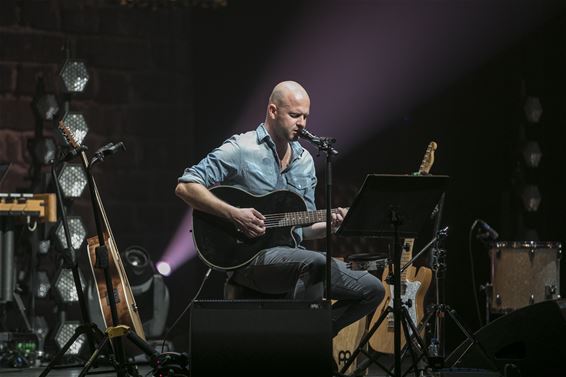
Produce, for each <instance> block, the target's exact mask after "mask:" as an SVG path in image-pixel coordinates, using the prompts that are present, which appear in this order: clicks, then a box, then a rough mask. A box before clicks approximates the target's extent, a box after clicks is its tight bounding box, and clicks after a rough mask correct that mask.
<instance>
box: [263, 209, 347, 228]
mask: <svg viewBox="0 0 566 377" xmlns="http://www.w3.org/2000/svg"><path fill="white" fill-rule="evenodd" d="M337 211H338V210H337V209H332V210H331V213H336V212H337ZM321 221H326V210H325V209H321V210H316V211H301V212H286V213H272V214H268V215H265V227H266V228H278V227H286V226H294V225H307V224H314V223H318V222H321Z"/></svg>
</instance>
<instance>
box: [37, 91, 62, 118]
mask: <svg viewBox="0 0 566 377" xmlns="http://www.w3.org/2000/svg"><path fill="white" fill-rule="evenodd" d="M33 106H34V108H35V111H36V112H37V113H38V114H39V116H40V117H41V118H42V119H43V120H51V119H53V117H54V116H55V115H57V113H58V112H59V105H58V104H57V99H56V98H55V96H54V95H53V94H44V95H42V96H41V97H39V99H37V101H34V103H33Z"/></svg>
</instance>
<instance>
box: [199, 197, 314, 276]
mask: <svg viewBox="0 0 566 377" xmlns="http://www.w3.org/2000/svg"><path fill="white" fill-rule="evenodd" d="M210 191H211V192H212V193H213V194H214V195H216V196H217V197H218V198H220V199H222V200H223V201H225V202H227V203H230V204H232V205H234V206H237V207H240V208H255V209H256V210H258V211H259V212H261V213H262V214H263V215H264V216H268V215H269V214H272V213H278V212H281V210H282V209H284V210H285V211H289V212H293V211H295V212H300V211H305V210H306V204H305V202H304V200H303V199H302V198H301V197H300V196H299V195H297V194H295V193H293V192H291V191H285V190H280V191H274V192H271V193H269V194H266V195H261V196H256V195H252V194H250V193H248V192H246V191H244V190H241V189H238V188H234V187H230V186H217V187H214V188H212V189H211V190H210ZM292 228H293V226H292V225H289V226H279V227H272V228H269V227H268V228H267V229H266V232H265V234H264V235H263V236H261V237H257V238H247V237H246V236H245V235H244V234H243V233H241V232H239V231H238V230H237V229H236V226H235V225H234V224H233V223H232V222H231V221H228V220H226V219H222V218H220V217H217V216H214V215H210V214H208V213H205V212H201V211H197V210H193V240H194V242H195V245H196V248H197V252H198V254H199V256H200V258H201V259H202V260H203V261H204V262H205V263H206V264H207V265H208V266H210V267H212V268H214V269H217V270H233V269H236V268H238V267H241V266H243V265H245V264H246V263H248V262H250V261H251V260H252V259H253V258H254V257H255V256H256V255H257V254H258V253H259V252H260V251H261V250H264V249H267V248H270V247H274V246H290V247H295V246H296V245H297V243H296V241H295V239H294V238H293V235H292Z"/></svg>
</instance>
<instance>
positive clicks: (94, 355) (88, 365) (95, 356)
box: [79, 335, 109, 377]
mask: <svg viewBox="0 0 566 377" xmlns="http://www.w3.org/2000/svg"><path fill="white" fill-rule="evenodd" d="M108 341H109V337H108V335H105V336H104V338H103V339H102V342H100V344H99V345H98V347H97V348H96V350H95V351H94V352H93V353H92V355H91V356H90V358H89V359H88V361H87V362H86V364H85V366H84V367H83V370H82V371H81V373H80V374H79V377H84V376H86V374H87V373H88V371H89V369H90V368H91V367H92V364H94V362H95V361H96V360H97V359H98V355H99V354H100V352H101V351H102V349H103V348H104V346H106V344H107V343H108Z"/></svg>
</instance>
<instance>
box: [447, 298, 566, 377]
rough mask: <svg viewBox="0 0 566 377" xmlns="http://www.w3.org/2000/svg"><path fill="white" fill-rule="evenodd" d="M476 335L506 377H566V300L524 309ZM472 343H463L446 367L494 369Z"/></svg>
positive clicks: (486, 327)
mask: <svg viewBox="0 0 566 377" xmlns="http://www.w3.org/2000/svg"><path fill="white" fill-rule="evenodd" d="M475 336H476V339H477V340H478V343H479V344H480V345H481V346H482V347H483V349H484V350H485V351H486V352H485V354H487V355H488V356H489V357H490V358H491V359H492V361H493V363H495V365H496V367H497V369H498V370H499V371H500V372H501V373H502V374H503V375H504V376H537V377H543V376H566V342H565V341H564V339H566V300H552V301H543V302H540V303H537V304H533V305H529V306H525V307H523V308H521V309H518V310H515V311H513V312H511V313H509V314H506V315H504V316H502V317H499V318H497V319H496V320H494V321H493V322H491V323H489V324H487V325H486V326H484V327H482V328H481V329H479V330H478V331H477V332H476V333H475ZM471 343H472V342H471V341H470V340H466V341H464V342H463V343H462V344H460V345H459V346H458V347H457V348H456V349H455V350H454V351H453V352H452V353H451V354H450V355H449V356H448V358H447V360H446V361H447V364H448V365H454V366H457V367H468V368H491V369H493V367H492V365H491V363H490V362H489V361H488V358H487V357H486V356H485V354H484V353H483V352H482V351H481V348H480V347H479V346H478V345H477V344H474V345H471ZM454 363H455V364H454Z"/></svg>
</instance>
